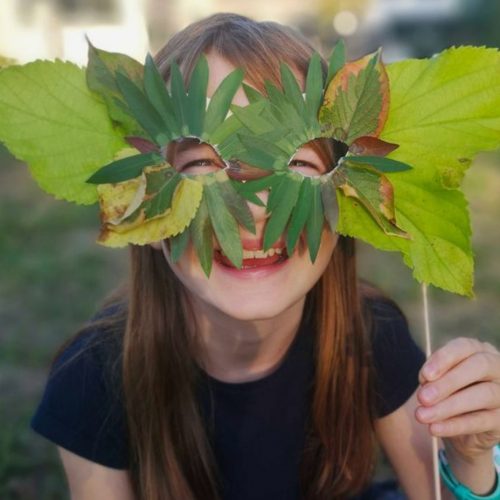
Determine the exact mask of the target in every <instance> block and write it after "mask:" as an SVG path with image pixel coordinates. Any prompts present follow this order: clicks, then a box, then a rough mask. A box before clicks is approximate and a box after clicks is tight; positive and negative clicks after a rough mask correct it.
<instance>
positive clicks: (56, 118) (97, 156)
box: [0, 61, 125, 204]
mask: <svg viewBox="0 0 500 500" xmlns="http://www.w3.org/2000/svg"><path fill="white" fill-rule="evenodd" d="M0 142H3V143H4V144H5V145H6V147H7V148H8V149H9V150H10V151H11V152H12V153H13V154H14V155H15V156H16V157H17V158H19V159H21V160H23V161H25V162H26V163H28V165H29V167H30V171H31V173H32V175H33V177H34V178H35V180H36V181H37V182H38V184H39V185H40V187H41V188H42V189H44V190H45V191H47V192H48V193H51V194H53V195H54V196H55V197H56V198H63V199H65V200H68V201H73V202H75V203H81V204H90V203H95V202H96V201H97V190H96V187H95V186H93V185H91V184H88V183H86V182H85V181H86V179H88V178H89V177H90V175H91V174H93V173H94V172H95V171H96V170H98V169H99V167H101V166H102V165H104V164H105V163H108V162H109V161H111V160H112V159H113V156H114V154H115V153H116V152H117V151H118V150H120V149H122V148H123V147H125V143H124V141H123V139H122V137H121V136H120V134H119V132H118V131H117V130H115V129H114V128H113V125H112V123H111V120H110V118H109V117H108V114H107V111H106V106H105V105H104V103H103V102H102V101H101V100H100V99H99V98H98V97H97V96H95V95H94V94H92V93H91V92H90V91H89V90H88V88H87V85H86V83H85V71H84V70H83V69H81V68H79V67H77V66H76V65H74V64H71V63H67V62H61V61H56V62H49V61H35V62H33V63H29V64H26V65H25V66H10V67H8V68H6V69H4V70H2V71H1V72H0Z"/></svg>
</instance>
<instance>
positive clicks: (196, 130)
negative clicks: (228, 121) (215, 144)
mask: <svg viewBox="0 0 500 500" xmlns="http://www.w3.org/2000/svg"><path fill="white" fill-rule="evenodd" d="M207 87H208V62H207V58H206V57H205V55H204V54H202V55H201V56H200V57H199V58H198V61H197V62H196V65H195V67H194V69H193V72H192V73H191V80H190V82H189V90H188V96H187V100H186V104H187V107H186V122H187V126H188V130H189V134H190V135H194V136H195V137H200V136H201V134H202V132H203V128H204V122H205V108H206V103H207Z"/></svg>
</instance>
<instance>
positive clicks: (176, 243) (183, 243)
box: [169, 223, 192, 262]
mask: <svg viewBox="0 0 500 500" xmlns="http://www.w3.org/2000/svg"><path fill="white" fill-rule="evenodd" d="M191 224H192V223H191ZM188 243H189V231H182V233H179V234H178V235H177V236H172V237H171V238H169V245H170V257H171V258H172V262H177V261H178V260H179V259H180V258H181V257H182V254H183V253H184V252H185V251H186V248H187V246H188Z"/></svg>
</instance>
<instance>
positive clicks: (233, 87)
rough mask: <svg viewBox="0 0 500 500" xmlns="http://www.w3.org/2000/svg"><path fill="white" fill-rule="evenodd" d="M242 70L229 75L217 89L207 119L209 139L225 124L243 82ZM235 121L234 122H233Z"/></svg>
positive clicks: (209, 106)
mask: <svg viewBox="0 0 500 500" xmlns="http://www.w3.org/2000/svg"><path fill="white" fill-rule="evenodd" d="M243 78H244V73H243V70H242V69H236V70H234V71H232V72H231V73H229V75H227V76H226V77H225V78H224V80H222V82H221V84H220V85H219V86H218V87H217V89H216V90H215V92H214V95H213V96H212V98H211V99H210V103H209V104H208V108H207V114H206V118H205V134H207V139H209V138H210V137H211V136H212V134H214V133H215V131H216V130H217V128H218V127H220V126H221V124H222V123H223V122H224V120H225V118H226V116H227V113H228V112H229V107H230V106H231V102H232V101H233V98H234V96H235V94H236V92H237V91H238V88H239V87H240V85H241V82H242V81H243ZM233 121H234V120H233Z"/></svg>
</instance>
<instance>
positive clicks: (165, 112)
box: [144, 54, 181, 138]
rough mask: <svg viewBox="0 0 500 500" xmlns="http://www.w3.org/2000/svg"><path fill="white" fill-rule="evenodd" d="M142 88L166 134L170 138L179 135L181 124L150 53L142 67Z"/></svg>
mask: <svg viewBox="0 0 500 500" xmlns="http://www.w3.org/2000/svg"><path fill="white" fill-rule="evenodd" d="M144 89H145V91H146V95H147V97H148V99H149V101H150V102H151V104H152V105H153V106H154V108H155V110H156V111H157V113H158V114H159V115H160V116H161V118H162V120H163V123H164V124H165V127H166V129H167V130H168V133H167V135H168V136H169V137H170V138H174V137H177V136H179V135H180V131H181V126H180V124H179V123H177V120H176V116H175V112H174V104H173V102H172V99H171V97H170V94H169V93H168V91H167V88H166V86H165V82H164V81H163V78H162V76H161V75H160V72H159V71H158V68H157V67H156V64H155V62H154V60H153V58H152V57H151V55H150V54H148V55H147V57H146V65H145V68H144Z"/></svg>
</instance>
